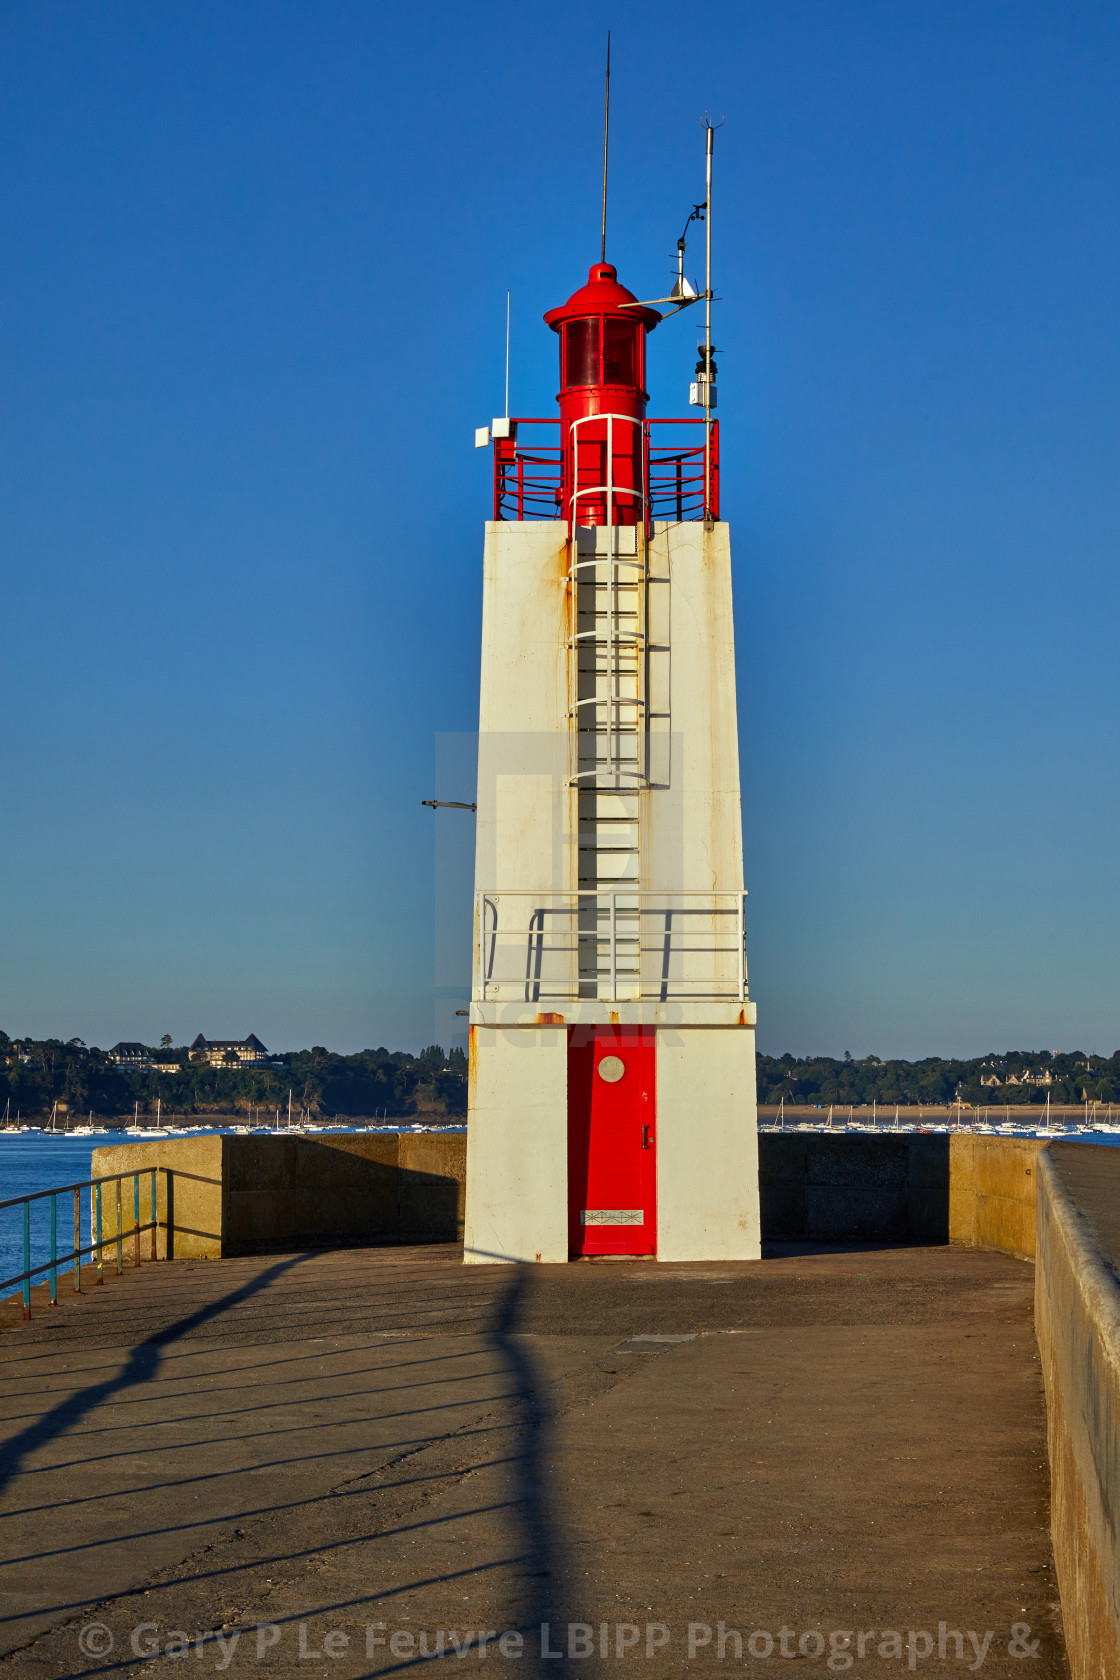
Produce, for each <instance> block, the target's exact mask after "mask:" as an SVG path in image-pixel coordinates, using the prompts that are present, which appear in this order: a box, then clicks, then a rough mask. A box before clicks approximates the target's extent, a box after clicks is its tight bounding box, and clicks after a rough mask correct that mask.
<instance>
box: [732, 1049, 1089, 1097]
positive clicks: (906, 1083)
mask: <svg viewBox="0 0 1120 1680" xmlns="http://www.w3.org/2000/svg"><path fill="white" fill-rule="evenodd" d="M1047 1093H1049V1097H1050V1101H1051V1103H1062V1104H1068V1103H1082V1102H1104V1103H1120V1050H1118V1051H1116V1052H1115V1053H1114V1054H1113V1055H1111V1056H1092V1055H1086V1054H1085V1052H1084V1051H1082V1050H1071V1051H1059V1050H1053V1051H1051V1050H1007V1051H1004V1052H1003V1053H1001V1054H997V1053H996V1052H995V1051H991V1052H989V1053H988V1055H986V1056H976V1057H973V1058H972V1059H970V1060H959V1059H956V1058H953V1057H944V1056H926V1057H924V1058H923V1059H922V1060H921V1061H915V1062H907V1061H901V1060H892V1061H883V1060H882V1059H881V1058H880V1057H878V1056H864V1057H862V1058H861V1059H858V1060H857V1059H856V1058H855V1057H853V1056H852V1055H851V1054H850V1052H845V1054H844V1056H843V1058H842V1059H838V1058H836V1057H833V1056H791V1055H789V1054H786V1055H784V1056H759V1058H758V1100H759V1102H761V1103H778V1102H780V1101H781V1100H782V1098H783V1097H784V1098H785V1100H786V1102H787V1103H794V1104H797V1103H803V1104H814V1103H821V1104H827V1103H839V1104H848V1103H852V1104H855V1105H859V1104H868V1105H870V1104H871V1103H872V1102H876V1103H879V1104H882V1105H884V1106H885V1105H889V1104H894V1103H899V1104H902V1103H905V1104H910V1105H918V1106H923V1105H928V1106H929V1107H931V1108H932V1107H934V1106H936V1105H938V1104H946V1103H955V1102H958V1101H959V1102H962V1103H968V1104H971V1105H973V1106H978V1105H982V1104H985V1103H986V1104H991V1105H993V1106H994V1105H996V1104H1005V1103H1006V1104H1013V1105H1016V1106H1021V1105H1024V1104H1041V1103H1045V1101H1046V1097H1047Z"/></svg>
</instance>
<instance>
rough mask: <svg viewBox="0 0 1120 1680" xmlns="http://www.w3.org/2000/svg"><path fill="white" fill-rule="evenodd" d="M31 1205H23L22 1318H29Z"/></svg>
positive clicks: (26, 1203)
mask: <svg viewBox="0 0 1120 1680" xmlns="http://www.w3.org/2000/svg"><path fill="white" fill-rule="evenodd" d="M30 1271H31V1203H30V1202H27V1201H25V1202H24V1204H23V1316H24V1318H30V1317H31V1279H30V1277H29V1276H28V1273H29V1272H30Z"/></svg>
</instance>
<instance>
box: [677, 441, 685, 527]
mask: <svg viewBox="0 0 1120 1680" xmlns="http://www.w3.org/2000/svg"><path fill="white" fill-rule="evenodd" d="M683 475H684V460H683V457H682V456H680V455H678V456H677V524H678V525H680V524H682V523H683V521H684V476H683Z"/></svg>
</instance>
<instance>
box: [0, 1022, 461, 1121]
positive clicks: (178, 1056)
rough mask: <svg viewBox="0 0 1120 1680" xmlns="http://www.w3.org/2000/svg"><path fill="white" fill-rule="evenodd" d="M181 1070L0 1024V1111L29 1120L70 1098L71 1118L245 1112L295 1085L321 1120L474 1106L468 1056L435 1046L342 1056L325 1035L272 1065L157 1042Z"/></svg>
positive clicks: (280, 1100) (456, 1111) (272, 1103)
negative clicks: (194, 1054) (225, 1060)
mask: <svg viewBox="0 0 1120 1680" xmlns="http://www.w3.org/2000/svg"><path fill="white" fill-rule="evenodd" d="M152 1054H153V1055H154V1056H156V1057H157V1058H158V1059H159V1060H160V1061H161V1062H171V1061H174V1062H177V1063H178V1067H177V1070H176V1071H175V1072H160V1071H157V1070H156V1069H154V1068H128V1067H118V1066H117V1065H116V1063H115V1062H113V1061H112V1060H111V1059H110V1057H109V1055H108V1052H107V1051H104V1050H100V1049H98V1047H97V1046H96V1045H86V1044H83V1042H82V1040H81V1039H79V1038H71V1039H67V1040H63V1039H59V1038H46V1039H29V1038H20V1039H13V1038H12V1037H10V1036H9V1035H8V1034H7V1033H4V1032H0V1118H2V1117H3V1116H4V1115H7V1116H8V1117H9V1118H10V1119H12V1120H14V1119H15V1117H16V1115H17V1114H20V1115H21V1116H22V1117H23V1118H24V1119H29V1118H32V1117H38V1116H41V1115H43V1114H46V1113H49V1112H50V1111H51V1109H52V1108H53V1107H54V1105H55V1104H56V1103H57V1104H59V1106H60V1108H62V1106H63V1105H65V1112H66V1113H67V1114H68V1116H69V1118H70V1119H71V1120H75V1119H78V1118H79V1117H81V1118H84V1117H85V1115H86V1114H87V1113H88V1112H89V1111H90V1110H92V1111H93V1113H94V1115H96V1116H98V1117H101V1118H110V1119H112V1118H117V1117H122V1116H126V1115H131V1114H132V1113H133V1112H134V1111H135V1108H136V1105H137V1104H139V1107H140V1112H141V1113H143V1114H144V1115H145V1116H148V1115H151V1114H154V1113H155V1110H156V1103H157V1100H158V1101H159V1103H160V1106H161V1109H162V1111H163V1112H167V1113H175V1114H187V1115H193V1114H206V1113H216V1112H217V1113H230V1112H234V1113H241V1114H245V1115H248V1114H249V1113H250V1111H251V1110H252V1111H261V1110H263V1111H264V1115H262V1118H263V1117H264V1116H266V1115H268V1114H271V1113H272V1112H273V1111H274V1110H275V1109H276V1108H280V1109H281V1110H283V1111H284V1112H285V1113H286V1112H287V1107H288V1096H289V1092H290V1093H291V1101H292V1107H293V1109H294V1110H295V1111H296V1112H297V1113H302V1112H303V1111H304V1110H305V1109H307V1110H309V1111H310V1113H311V1114H312V1115H313V1116H314V1117H316V1118H320V1119H329V1118H335V1117H337V1118H342V1119H373V1118H375V1117H377V1116H380V1115H384V1116H385V1117H386V1118H387V1119H390V1120H395V1119H401V1120H403V1119H407V1118H408V1117H410V1116H417V1115H424V1117H425V1118H430V1119H440V1118H447V1119H459V1118H461V1117H462V1116H463V1115H465V1113H466V1111H467V1058H466V1056H465V1055H464V1053H463V1051H462V1050H447V1051H445V1050H443V1049H441V1048H440V1046H439V1045H438V1044H432V1045H429V1046H428V1048H427V1049H426V1050H422V1051H421V1052H420V1054H419V1055H418V1056H413V1055H411V1054H410V1053H409V1052H408V1051H407V1050H386V1049H384V1048H382V1049H379V1050H359V1051H358V1052H357V1053H356V1054H355V1055H352V1056H340V1055H337V1054H335V1052H333V1051H331V1050H328V1049H326V1048H325V1046H323V1045H321V1044H316V1045H313V1046H312V1047H311V1049H310V1050H292V1051H285V1052H283V1053H282V1054H280V1055H276V1056H273V1057H272V1058H271V1060H272V1062H273V1063H274V1064H279V1065H278V1066H277V1065H273V1066H270V1067H260V1066H256V1067H254V1066H253V1065H251V1064H250V1065H247V1066H240V1067H235V1066H227V1067H211V1066H209V1065H208V1064H207V1063H205V1062H201V1061H192V1060H191V1055H190V1051H189V1049H188V1048H187V1047H186V1046H183V1047H180V1048H169V1047H165V1048H163V1049H160V1050H158V1051H157V1050H153V1052H152Z"/></svg>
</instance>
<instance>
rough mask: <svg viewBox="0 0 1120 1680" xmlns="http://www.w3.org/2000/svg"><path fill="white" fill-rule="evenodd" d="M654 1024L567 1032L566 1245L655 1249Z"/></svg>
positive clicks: (589, 1249) (585, 1249) (582, 1249)
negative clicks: (652, 1025) (650, 1025)
mask: <svg viewBox="0 0 1120 1680" xmlns="http://www.w3.org/2000/svg"><path fill="white" fill-rule="evenodd" d="M654 1032H655V1029H654V1028H653V1027H582V1028H581V1027H574V1028H572V1029H571V1030H570V1032H569V1034H568V1233H569V1237H568V1246H569V1250H570V1252H571V1253H572V1254H573V1255H579V1254H656V1252H657V1175H656V1160H657V1153H656V1148H655V1136H656V1128H655V1120H656V1097H655V1090H654Z"/></svg>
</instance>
